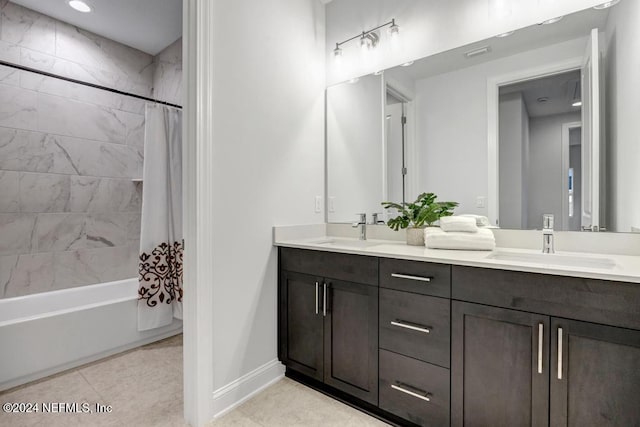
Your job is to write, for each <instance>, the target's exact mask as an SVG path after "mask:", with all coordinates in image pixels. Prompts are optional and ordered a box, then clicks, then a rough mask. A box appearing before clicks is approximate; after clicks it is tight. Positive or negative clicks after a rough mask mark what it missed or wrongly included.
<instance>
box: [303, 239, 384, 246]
mask: <svg viewBox="0 0 640 427" xmlns="http://www.w3.org/2000/svg"><path fill="white" fill-rule="evenodd" d="M313 243H315V244H317V245H327V246H342V247H347V248H370V247H371V246H377V245H379V244H380V243H379V242H374V241H371V240H355V239H335V238H329V239H322V240H318V241H315V242H313Z"/></svg>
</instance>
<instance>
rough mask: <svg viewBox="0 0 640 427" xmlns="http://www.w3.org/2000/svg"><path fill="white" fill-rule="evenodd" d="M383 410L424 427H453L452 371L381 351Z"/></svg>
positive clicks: (381, 402) (381, 405)
mask: <svg viewBox="0 0 640 427" xmlns="http://www.w3.org/2000/svg"><path fill="white" fill-rule="evenodd" d="M379 395H380V403H379V405H380V408H381V409H384V410H385V411H388V412H391V413H392V414H394V415H397V416H399V417H401V418H404V419H406V420H409V421H411V422H413V423H415V424H418V425H421V426H448V425H449V370H448V369H444V368H441V367H439V366H435V365H430V364H429V363H425V362H420V361H418V360H415V359H412V358H410V357H406V356H401V355H399V354H396V353H392V352H389V351H385V350H380V389H379Z"/></svg>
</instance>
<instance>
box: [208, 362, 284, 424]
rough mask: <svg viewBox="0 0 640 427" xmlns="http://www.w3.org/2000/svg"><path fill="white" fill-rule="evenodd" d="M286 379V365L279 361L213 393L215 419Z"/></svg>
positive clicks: (259, 368) (265, 365) (266, 365)
mask: <svg viewBox="0 0 640 427" xmlns="http://www.w3.org/2000/svg"><path fill="white" fill-rule="evenodd" d="M283 377H284V365H282V363H280V362H279V361H278V360H277V359H274V360H272V361H270V362H267V363H265V364H264V365H262V366H260V367H258V368H256V369H254V370H253V371H251V372H249V373H247V374H245V375H243V376H241V377H240V378H238V379H237V380H235V381H232V382H230V383H229V384H227V385H225V386H223V387H220V388H219V389H217V390H215V391H214V392H213V413H214V414H215V415H214V419H215V418H219V417H221V416H223V415H224V414H226V413H227V412H229V411H231V410H233V409H234V408H236V407H237V406H239V405H241V404H242V403H244V402H245V401H247V400H249V399H251V398H252V397H253V396H255V395H256V394H258V393H260V392H261V391H262V390H264V389H265V388H267V387H269V386H270V385H272V384H273V383H275V382H276V381H279V380H280V379H282V378H283Z"/></svg>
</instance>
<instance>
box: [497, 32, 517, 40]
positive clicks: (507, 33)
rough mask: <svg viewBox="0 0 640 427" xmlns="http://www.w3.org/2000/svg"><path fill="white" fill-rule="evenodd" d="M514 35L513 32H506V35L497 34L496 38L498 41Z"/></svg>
mask: <svg viewBox="0 0 640 427" xmlns="http://www.w3.org/2000/svg"><path fill="white" fill-rule="evenodd" d="M513 33H515V31H507V32H506V33H502V34H498V35H497V36H496V37H498V38H499V39H501V38H503V37H509V36H510V35H511V34H513Z"/></svg>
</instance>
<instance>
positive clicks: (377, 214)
mask: <svg viewBox="0 0 640 427" xmlns="http://www.w3.org/2000/svg"><path fill="white" fill-rule="evenodd" d="M379 215H382V212H374V213H373V220H372V221H371V224H384V221H383V220H381V219H378V216H379Z"/></svg>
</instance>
